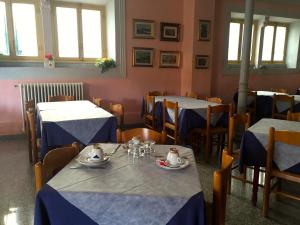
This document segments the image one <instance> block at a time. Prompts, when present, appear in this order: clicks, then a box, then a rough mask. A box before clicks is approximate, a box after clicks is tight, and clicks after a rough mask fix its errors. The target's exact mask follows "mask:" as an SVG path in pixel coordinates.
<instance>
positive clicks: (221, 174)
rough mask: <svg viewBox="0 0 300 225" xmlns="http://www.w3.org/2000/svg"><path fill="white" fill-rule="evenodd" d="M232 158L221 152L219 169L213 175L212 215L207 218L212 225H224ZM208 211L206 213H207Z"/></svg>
mask: <svg viewBox="0 0 300 225" xmlns="http://www.w3.org/2000/svg"><path fill="white" fill-rule="evenodd" d="M232 162H233V158H232V156H230V155H228V153H227V152H226V151H225V150H224V151H223V152H222V163H221V168H220V169H219V170H217V171H215V172H214V175H213V203H212V215H211V216H210V218H208V221H211V222H212V224H213V225H225V214H226V202H227V191H228V188H227V186H228V182H229V177H230V173H231V167H232ZM209 210H210V209H208V210H207V211H209Z"/></svg>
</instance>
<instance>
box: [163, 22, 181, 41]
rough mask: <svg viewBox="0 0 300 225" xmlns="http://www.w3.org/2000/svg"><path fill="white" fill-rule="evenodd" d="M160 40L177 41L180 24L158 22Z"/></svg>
mask: <svg viewBox="0 0 300 225" xmlns="http://www.w3.org/2000/svg"><path fill="white" fill-rule="evenodd" d="M160 40H161V41H177V42H178V41H179V40H180V24H178V23H164V22H162V23H160Z"/></svg>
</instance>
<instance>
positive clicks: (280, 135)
mask: <svg viewBox="0 0 300 225" xmlns="http://www.w3.org/2000/svg"><path fill="white" fill-rule="evenodd" d="M275 142H281V143H285V144H288V145H295V146H297V148H299V147H300V132H294V131H286V130H284V131H280V130H275V129H274V128H273V127H271V128H270V130H269V142H268V147H267V164H266V173H265V188H264V201H263V214H264V216H265V217H267V216H268V209H269V199H270V193H271V192H274V193H275V194H276V196H278V195H281V196H284V197H287V198H291V199H294V200H299V201H300V196H299V195H298V196H296V195H292V194H290V193H287V192H285V191H282V190H281V189H280V182H281V180H287V181H290V182H296V183H300V174H296V173H292V172H287V171H281V170H279V169H278V168H277V167H276V166H274V164H273V158H274V150H275ZM296 150H297V149H295V151H296ZM277 151H279V150H278V149H277ZM274 178H277V180H278V181H277V182H276V183H274V185H273V186H272V187H271V180H272V179H274Z"/></svg>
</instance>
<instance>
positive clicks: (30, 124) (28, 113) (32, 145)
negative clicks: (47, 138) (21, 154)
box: [26, 108, 40, 163]
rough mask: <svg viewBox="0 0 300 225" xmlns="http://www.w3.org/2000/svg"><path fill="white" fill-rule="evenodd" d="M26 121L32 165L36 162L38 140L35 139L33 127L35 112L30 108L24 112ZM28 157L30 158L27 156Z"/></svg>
mask: <svg viewBox="0 0 300 225" xmlns="http://www.w3.org/2000/svg"><path fill="white" fill-rule="evenodd" d="M26 116H27V121H28V128H29V132H30V135H29V136H30V152H29V155H31V159H32V162H33V163H36V162H37V161H38V151H39V148H40V139H38V138H37V137H36V126H35V122H36V120H35V111H34V109H33V108H30V109H29V110H28V111H26ZM29 157H30V156H29Z"/></svg>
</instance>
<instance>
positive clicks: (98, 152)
mask: <svg viewBox="0 0 300 225" xmlns="http://www.w3.org/2000/svg"><path fill="white" fill-rule="evenodd" d="M103 158H104V152H103V149H102V148H101V146H100V145H99V144H94V145H93V149H91V151H90V152H89V160H91V161H101V160H103Z"/></svg>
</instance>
